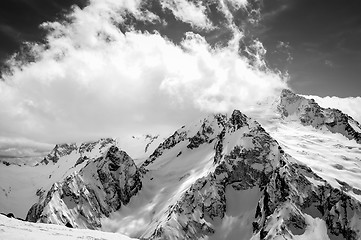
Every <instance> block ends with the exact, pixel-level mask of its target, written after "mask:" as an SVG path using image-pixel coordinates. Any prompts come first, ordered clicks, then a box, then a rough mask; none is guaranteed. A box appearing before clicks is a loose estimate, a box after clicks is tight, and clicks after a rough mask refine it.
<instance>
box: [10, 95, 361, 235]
mask: <svg viewBox="0 0 361 240" xmlns="http://www.w3.org/2000/svg"><path fill="white" fill-rule="evenodd" d="M249 115H250V116H252V117H253V119H251V118H249V117H247V116H246V115H245V114H243V113H241V112H240V111H238V110H235V111H233V112H232V113H231V114H228V115H227V114H214V115H213V114H212V115H209V116H207V117H205V118H204V119H201V120H199V121H198V122H195V123H194V124H193V125H189V126H184V127H182V128H180V129H178V130H177V131H176V132H174V134H173V135H171V136H170V137H169V138H167V139H165V140H164V141H160V140H159V139H158V140H157V138H153V137H151V136H150V137H149V139H148V138H145V140H146V141H145V142H148V143H149V142H153V143H154V142H156V141H160V142H161V143H160V145H159V146H158V147H157V148H154V146H153V149H154V151H153V153H152V154H151V155H150V156H148V157H146V154H145V155H144V153H145V152H147V151H145V150H146V149H145V147H144V146H143V147H142V149H141V151H140V150H139V151H138V153H139V156H141V155H142V156H141V157H140V158H138V159H137V160H135V162H136V164H137V166H135V164H134V162H133V160H132V158H131V157H132V156H130V157H129V156H128V154H129V153H127V152H124V151H122V150H121V149H119V148H118V147H117V143H116V142H112V141H110V142H109V144H107V145H106V146H105V147H101V144H100V143H96V144H95V145H96V147H94V146H95V145H94V144H88V145H86V147H85V145H84V147H83V148H78V147H76V148H75V147H73V146H71V145H64V146H58V148H57V149H54V151H53V152H52V153H51V154H50V155H49V156H48V157H47V161H44V163H48V164H47V165H42V166H38V167H37V168H39V169H40V168H41V167H43V168H46V167H49V168H50V166H54V167H55V168H56V167H59V166H61V167H59V169H65V170H66V171H65V170H61V171H60V170H58V171H53V172H52V174H57V175H56V176H58V177H57V178H56V179H58V181H56V183H55V182H47V184H51V188H50V187H48V190H49V191H45V192H40V193H39V195H40V201H39V202H38V204H37V205H34V207H33V208H32V210H31V211H30V212H29V214H30V215H29V216H31V217H29V220H30V219H31V220H32V221H37V222H48V223H57V224H64V225H65V224H68V225H69V224H70V225H72V226H74V227H80V228H84V227H86V228H97V229H102V230H104V231H108V232H119V233H122V234H125V235H127V236H129V237H136V238H141V239H229V240H232V239H247V240H248V239H252V240H257V239H300V240H302V239H331V240H333V239H361V203H360V200H361V198H360V197H361V184H360V182H361V177H360V176H361V174H360V172H361V165H360V162H361V159H360V156H361V144H360V138H359V136H360V134H361V130H360V125H359V124H358V122H356V121H355V120H353V119H352V118H351V117H350V116H348V115H346V114H343V113H342V112H340V111H338V110H334V109H323V108H321V107H319V106H318V105H317V104H316V103H315V102H314V101H312V100H307V99H305V98H303V97H300V96H297V95H295V94H293V93H292V92H290V91H288V90H285V91H283V93H282V95H281V98H280V99H279V100H277V101H275V102H268V103H266V104H265V103H260V105H259V107H258V108H255V109H254V110H253V111H250V112H249ZM254 119H256V120H257V121H255V120H254ZM258 121H259V122H260V123H261V124H262V125H261V124H259V123H258ZM133 140H134V141H138V139H136V138H133ZM142 142H144V141H143V140H142ZM97 144H98V145H97ZM99 144H100V145H99ZM151 144H152V143H151ZM151 144H150V145H151ZM140 145H141V144H140ZM150 145H148V149H147V150H148V151H150V150H149V149H152V147H151V146H150ZM134 146H138V145H134ZM134 146H133V147H134ZM88 148H89V149H90V151H83V150H80V149H88ZM94 149H97V150H96V154H90V153H91V152H92V151H94ZM100 149H102V150H100ZM81 152H89V153H87V154H88V156H87V157H86V158H85V157H84V156H83V155H84V153H83V155H81V154H82V153H81ZM134 153H137V150H136V147H134ZM138 153H137V155H138ZM61 155H62V156H61ZM58 156H59V157H58ZM144 157H146V158H144ZM57 158H58V159H57ZM63 165H64V166H65V167H64V166H63ZM10 167H11V166H10ZM9 169H11V168H9ZM34 169H35V168H34ZM53 170H54V169H53ZM25 171H27V170H25ZM48 171H49V170H48ZM24 174H26V173H24ZM29 176H30V175H29ZM33 177H34V182H35V183H34V184H38V183H37V181H38V179H35V177H39V176H36V174H35V173H34V176H33ZM54 179H55V178H54ZM23 181H24V182H25V178H24V179H23ZM25 184H27V183H25ZM19 185H20V184H19ZM28 185H29V184H28ZM42 189H44V190H45V188H42ZM133 189H135V191H133ZM35 199H36V197H35ZM18 202H20V201H18ZM9 209H11V207H10V208H9ZM12 212H14V211H12Z"/></svg>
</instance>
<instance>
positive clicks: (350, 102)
mask: <svg viewBox="0 0 361 240" xmlns="http://www.w3.org/2000/svg"><path fill="white" fill-rule="evenodd" d="M305 97H306V98H313V99H314V100H315V101H316V102H317V103H318V104H319V105H320V106H321V107H324V108H336V109H339V110H341V111H342V112H344V113H346V114H348V115H350V116H351V117H352V118H353V119H355V120H356V121H358V122H359V123H361V108H360V106H361V97H347V98H340V97H328V96H327V97H318V96H305Z"/></svg>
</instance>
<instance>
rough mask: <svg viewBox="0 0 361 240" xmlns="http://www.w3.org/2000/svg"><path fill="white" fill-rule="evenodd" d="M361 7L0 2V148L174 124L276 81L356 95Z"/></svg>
mask: <svg viewBox="0 0 361 240" xmlns="http://www.w3.org/2000/svg"><path fill="white" fill-rule="evenodd" d="M360 7H361V6H360V4H359V3H358V1H356V0H350V1H347V2H342V3H341V1H333V0H327V1H326V0H324V1H321V0H320V1H310V0H267V1H264V2H263V1H262V0H209V1H197V0H192V1H187V0H144V1H141V0H103V1H100V0H90V1H87V0H66V1H65V0H2V1H1V3H0V65H1V81H0V155H6V154H9V155H11V154H18V151H15V150H17V149H18V148H19V146H25V145H26V146H30V147H29V149H32V148H33V146H34V145H36V144H37V143H39V142H40V143H50V144H53V143H57V142H69V141H84V140H89V139H94V138H98V137H108V136H115V137H120V136H130V135H136V134H142V133H157V132H167V131H170V130H172V131H174V130H175V129H176V128H178V127H179V126H181V125H184V124H185V123H187V122H189V121H192V120H194V119H195V118H197V117H199V116H201V115H203V114H205V113H209V112H225V111H229V110H231V109H233V108H239V109H241V110H245V109H247V108H249V107H251V106H253V105H254V104H256V103H257V102H258V101H261V100H264V99H265V98H267V97H270V96H274V95H275V94H278V93H279V91H280V89H282V88H285V87H290V88H292V89H293V90H295V91H296V92H298V93H301V94H306V95H318V96H321V97H325V96H327V95H331V96H336V97H343V98H344V99H343V100H344V101H345V102H347V103H350V104H349V106H351V105H352V104H354V105H355V103H361V100H360V98H358V96H360V89H361V81H360V77H359V76H361V65H360V64H361V47H360V46H359V45H358V43H359V42H361V15H360V14H359V11H358V9H360ZM346 97H348V98H346ZM350 97H351V98H350ZM330 99H331V98H330ZM332 99H333V100H332V101H333V102H335V101H338V100H339V99H338V98H332ZM326 102H327V103H329V102H330V101H326ZM327 103H326V104H327ZM349 109H351V110H350V111H352V109H353V108H351V107H349ZM352 113H353V112H352ZM356 113H357V112H356ZM360 115H361V114H360ZM41 146H42V148H44V144H43V145H41ZM14 149H15V150H14ZM29 151H30V150H29ZM29 151H27V154H28V155H31V152H29Z"/></svg>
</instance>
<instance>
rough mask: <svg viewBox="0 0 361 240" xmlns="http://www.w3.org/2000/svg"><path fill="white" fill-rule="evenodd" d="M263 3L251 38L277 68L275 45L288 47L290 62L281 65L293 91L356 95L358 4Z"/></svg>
mask: <svg viewBox="0 0 361 240" xmlns="http://www.w3.org/2000/svg"><path fill="white" fill-rule="evenodd" d="M263 4H264V5H263V9H262V17H263V21H262V24H261V26H260V27H259V28H258V29H255V35H256V36H258V37H259V38H260V39H261V41H262V42H263V43H264V44H265V46H266V48H267V49H268V50H269V51H268V55H267V57H268V60H269V63H270V65H273V66H274V67H278V68H282V66H281V63H280V61H279V60H280V59H279V58H280V56H279V52H278V51H277V49H276V46H277V44H278V42H279V41H282V42H288V43H289V44H290V51H291V54H292V56H293V61H292V63H291V64H289V63H287V70H288V71H289V73H290V74H291V81H290V84H291V86H292V87H293V88H294V89H295V90H296V91H298V92H303V93H312V94H318V95H330V94H331V95H338V96H344V97H345V96H350V95H351V96H357V95H359V94H360V89H361V83H360V82H361V81H360V78H359V76H360V75H361V69H360V62H361V45H360V44H359V43H360V42H361V14H360V9H361V2H360V1H357V0H350V1H337V0H327V1H326V0H323V1H312V0H287V1H286V0H267V1H263ZM283 62H284V64H286V61H285V59H283ZM331 63H332V64H331ZM331 65H332V68H330V66H331Z"/></svg>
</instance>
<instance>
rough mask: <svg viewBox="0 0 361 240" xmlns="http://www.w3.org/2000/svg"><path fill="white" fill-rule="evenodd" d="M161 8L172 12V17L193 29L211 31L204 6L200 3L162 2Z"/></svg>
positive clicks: (185, 0) (171, 0)
mask: <svg viewBox="0 0 361 240" xmlns="http://www.w3.org/2000/svg"><path fill="white" fill-rule="evenodd" d="M161 4H162V7H163V9H164V8H167V9H169V10H171V11H172V13H173V14H174V16H175V17H176V18H177V19H179V20H181V21H183V22H186V23H189V24H191V25H192V27H195V28H201V29H212V28H213V26H212V23H211V21H210V20H209V19H208V17H207V14H206V13H205V11H206V6H204V5H203V2H202V1H197V2H190V1H187V0H162V1H161Z"/></svg>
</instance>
